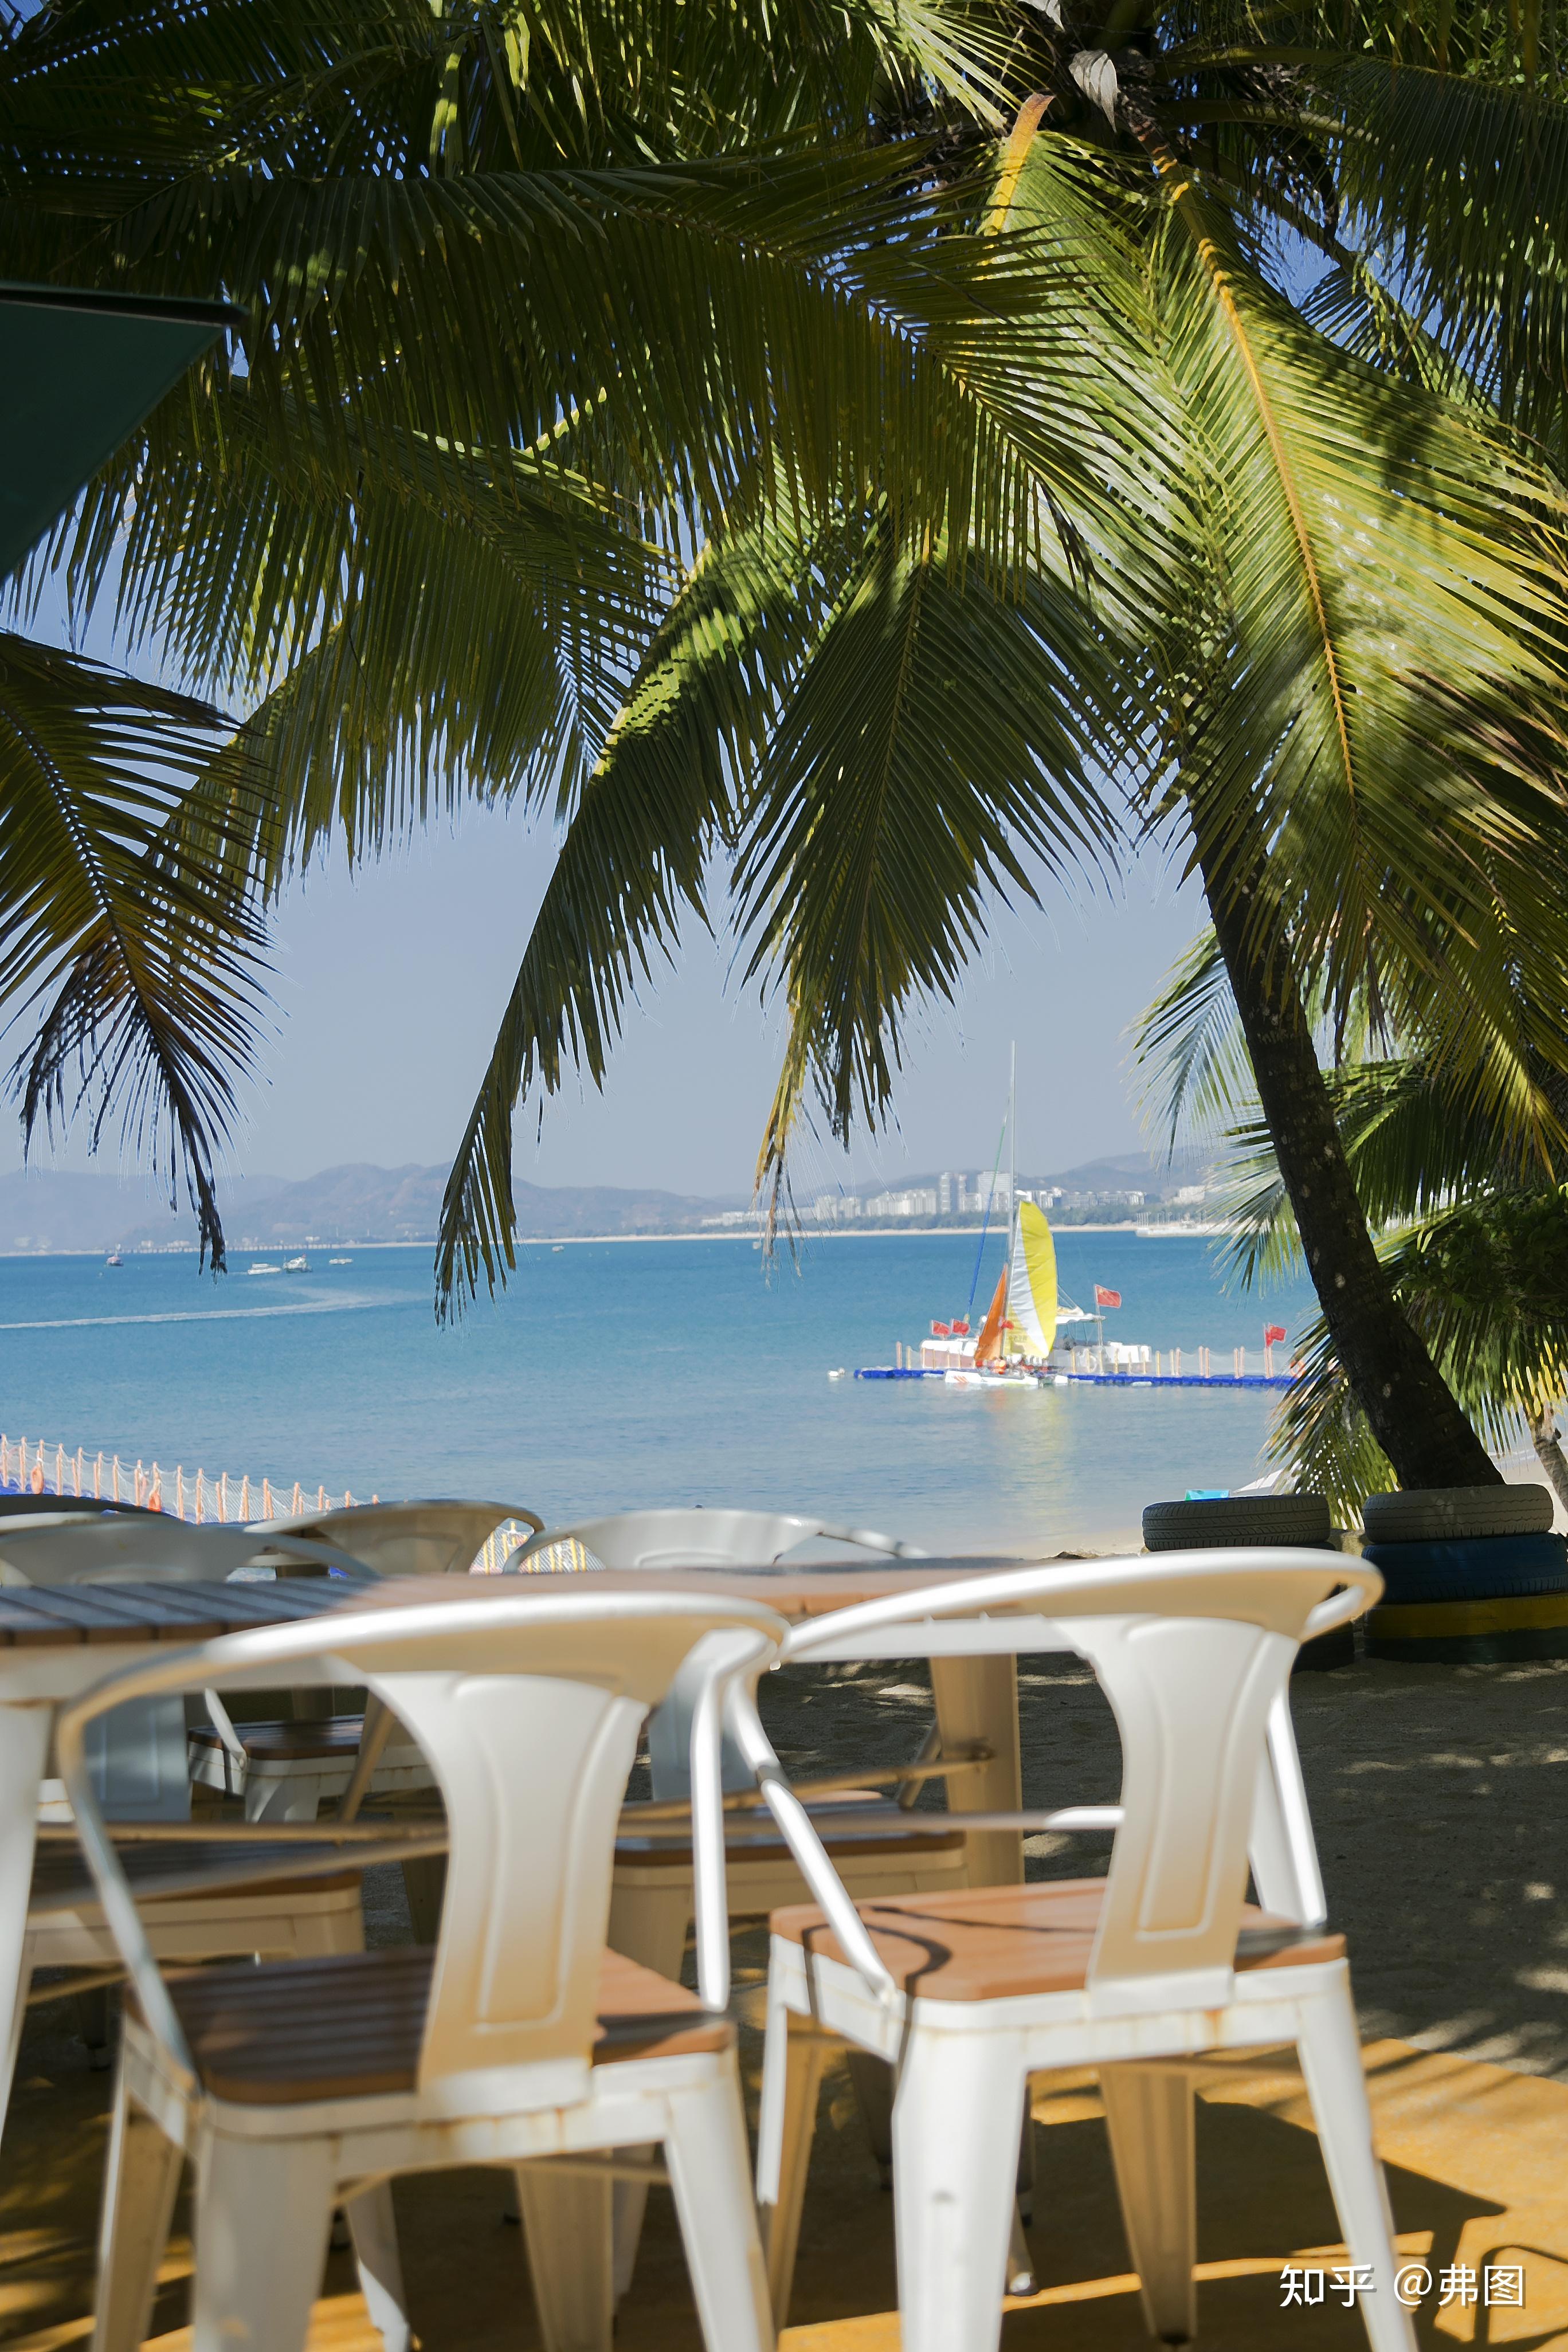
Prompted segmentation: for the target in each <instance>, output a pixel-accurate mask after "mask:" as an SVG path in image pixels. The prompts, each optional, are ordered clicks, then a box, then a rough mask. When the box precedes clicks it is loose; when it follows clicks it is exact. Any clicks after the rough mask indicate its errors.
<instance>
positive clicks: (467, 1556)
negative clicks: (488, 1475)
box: [255, 1496, 544, 1576]
mask: <svg viewBox="0 0 1568 2352" xmlns="http://www.w3.org/2000/svg"><path fill="white" fill-rule="evenodd" d="M512 1519H515V1520H518V1521H521V1524H522V1525H523V1526H525V1527H528V1528H532V1530H533V1532H534V1533H535V1535H537V1534H539V1533H540V1532H541V1530H542V1528H543V1526H544V1522H543V1520H542V1518H540V1517H539V1516H538V1514H537V1513H536V1512H533V1511H526V1510H524V1509H522V1508H521V1506H520V1505H518V1504H516V1503H475V1502H468V1501H466V1500H457V1499H454V1498H452V1497H449V1496H438V1497H432V1498H429V1499H424V1500H417V1501H414V1502H406V1503H353V1504H351V1505H350V1506H349V1507H348V1508H347V1509H346V1510H342V1511H301V1512H300V1513H298V1514H297V1515H295V1516H294V1517H289V1518H280V1519H258V1521H257V1522H256V1523H255V1524H256V1532H257V1533H258V1535H285V1536H305V1537H309V1538H313V1539H314V1540H316V1541H317V1542H321V1543H331V1544H341V1545H342V1549H344V1551H347V1552H352V1553H353V1556H354V1558H355V1559H362V1560H363V1562H364V1564H365V1566H366V1567H367V1568H370V1569H374V1571H375V1573H376V1575H377V1576H453V1575H459V1574H461V1573H462V1572H463V1570H467V1569H469V1568H471V1567H472V1566H473V1564H474V1561H475V1560H476V1559H478V1557H479V1553H480V1551H481V1550H482V1549H483V1548H484V1546H485V1545H486V1544H487V1543H488V1542H489V1538H490V1537H491V1536H493V1535H494V1533H495V1531H496V1529H497V1528H500V1527H504V1526H505V1525H506V1524H507V1522H508V1521H509V1520H512Z"/></svg>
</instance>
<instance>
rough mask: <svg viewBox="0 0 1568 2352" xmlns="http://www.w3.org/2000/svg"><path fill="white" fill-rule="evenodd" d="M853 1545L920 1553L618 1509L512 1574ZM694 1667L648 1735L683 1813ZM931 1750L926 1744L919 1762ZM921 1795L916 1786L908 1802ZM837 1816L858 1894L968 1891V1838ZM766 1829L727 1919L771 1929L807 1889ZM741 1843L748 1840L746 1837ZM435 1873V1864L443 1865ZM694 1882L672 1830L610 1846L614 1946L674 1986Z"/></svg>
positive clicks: (557, 1540) (786, 1524)
mask: <svg viewBox="0 0 1568 2352" xmlns="http://www.w3.org/2000/svg"><path fill="white" fill-rule="evenodd" d="M811 1541H824V1542H833V1543H845V1544H850V1545H853V1546H855V1547H856V1548H857V1549H859V1550H862V1551H872V1552H878V1553H880V1554H882V1555H883V1556H884V1557H889V1558H892V1559H925V1557H926V1554H925V1553H924V1552H922V1551H921V1550H919V1549H917V1548H916V1547H915V1546H914V1545H913V1544H907V1543H903V1542H901V1541H900V1539H899V1538H897V1537H895V1536H887V1535H880V1534H879V1533H877V1532H876V1531H875V1530H874V1529H872V1528H852V1527H847V1526H844V1525H842V1524H840V1523H838V1522H837V1521H833V1520H828V1519H819V1518H808V1517H804V1516H802V1515H800V1514H798V1513H794V1512H786V1511H749V1510H731V1509H721V1510H706V1509H684V1510H680V1509H676V1510H648V1511H621V1512H616V1513H614V1514H611V1515H609V1516H607V1517H603V1518H597V1519H584V1520H580V1521H578V1522H576V1523H575V1524H574V1525H573V1526H571V1527H566V1528H549V1529H547V1530H545V1531H543V1532H542V1533H541V1534H540V1535H538V1536H536V1537H535V1538H534V1539H533V1540H532V1542H531V1543H529V1544H526V1545H524V1546H523V1547H522V1548H521V1550H520V1551H519V1552H518V1553H517V1554H516V1555H515V1559H514V1561H513V1565H514V1566H517V1567H519V1568H521V1569H522V1570H534V1571H537V1570H541V1569H543V1568H546V1567H550V1568H562V1569H570V1568H579V1569H592V1568H607V1569H633V1570H637V1569H648V1570H656V1569H663V1568H746V1567H758V1566H763V1565H771V1564H772V1563H773V1562H774V1561H776V1560H777V1559H781V1558H782V1557H783V1555H784V1553H785V1552H788V1551H793V1550H794V1549H795V1547H796V1546H797V1545H799V1544H803V1543H806V1542H811ZM700 1675H701V1664H700V1660H698V1659H695V1658H694V1659H693V1660H692V1662H691V1664H689V1666H687V1667H685V1668H683V1669H682V1671H681V1673H680V1674H679V1675H677V1676H676V1678H675V1681H674V1683H673V1685H671V1689H670V1694H669V1696H668V1699H667V1700H666V1701H665V1704H664V1705H663V1706H661V1707H660V1708H658V1710H657V1712H656V1713H655V1715H654V1717H653V1719H652V1721H651V1722H650V1724H649V1726H648V1754H649V1761H650V1766H651V1772H650V1778H651V1780H652V1786H653V1794H654V1798H655V1801H656V1802H657V1801H675V1802H679V1801H680V1800H682V1799H684V1798H686V1797H687V1796H688V1795H689V1790H690V1776H689V1767H688V1761H687V1759H688V1756H689V1747H690V1728H691V1708H692V1704H693V1696H694V1693H695V1691H696V1689H697V1688H698V1687H699V1686H700ZM934 1753H935V1742H934V1739H928V1742H927V1745H926V1748H925V1749H924V1750H922V1759H926V1758H928V1757H930V1756H932V1755H934ZM723 1775H724V1786H725V1788H726V1790H729V1791H730V1792H731V1793H732V1794H740V1793H742V1792H744V1791H747V1790H753V1789H754V1788H755V1785H756V1784H755V1781H754V1780H753V1778H752V1772H751V1770H750V1768H749V1767H748V1765H747V1764H746V1761H745V1759H744V1757H743V1756H742V1754H741V1752H740V1750H739V1749H738V1748H735V1747H734V1745H733V1744H732V1742H731V1741H730V1740H729V1739H728V1738H726V1740H725V1743H724V1760H723ZM914 1793H915V1786H914V1785H912V1784H911V1786H910V1795H911V1796H912V1795H913V1794H914ZM831 1811H832V1813H833V1814H834V1816H835V1817H836V1819H835V1820H834V1821H833V1822H831V1823H830V1824H829V1823H822V1824H819V1825H820V1826H823V1827H824V1829H825V1833H826V1835H827V1836H828V1837H829V1839H830V1842H831V1843H832V1845H833V1850H834V1853H835V1855H836V1857H837V1863H838V1866H839V1868H840V1870H841V1871H842V1872H843V1873H844V1875H845V1878H846V1881H847V1884H848V1885H850V1886H852V1887H853V1888H854V1890H855V1893H856V1894H857V1895H865V1896H868V1897H869V1896H874V1895H893V1894H913V1893H917V1892H921V1891H924V1892H931V1893H935V1892H939V1891H941V1890H942V1889H943V1888H946V1889H949V1890H951V1889H953V1888H956V1887H960V1886H963V1885H965V1883H966V1880H967V1866H968V1845H967V1842H966V1839H965V1837H964V1833H963V1831H962V1830H961V1829H955V1828H952V1826H950V1825H949V1824H947V1823H945V1822H934V1821H931V1819H930V1817H926V1819H925V1820H923V1821H922V1822H921V1824H920V1825H919V1826H917V1824H916V1822H915V1821H914V1820H913V1819H912V1818H911V1817H910V1816H909V1815H908V1814H907V1813H905V1812H903V1811H900V1809H899V1808H897V1807H892V1806H889V1804H887V1803H886V1802H885V1801H883V1800H881V1799H880V1798H878V1797H876V1796H874V1795H872V1796H868V1795H867V1794H866V1793H864V1792H860V1793H859V1794H858V1795H857V1794H856V1793H855V1792H845V1794H844V1795H843V1796H842V1797H841V1798H840V1799H839V1800H838V1801H837V1802H836V1803H835V1804H834V1806H833V1807H832V1809H831ZM761 1827H762V1824H761V1823H760V1822H758V1821H757V1819H756V1817H755V1816H752V1819H751V1820H750V1822H744V1821H739V1820H737V1821H734V1822H731V1840H730V1849H729V1879H728V1883H729V1897H730V1917H731V1921H745V1920H749V1919H760V1918H765V1917H766V1916H767V1915H768V1913H769V1912H770V1911H772V1910H773V1909H774V1908H775V1907H776V1906H778V1905H779V1904H782V1903H791V1902H798V1901H799V1900H800V1899H801V1897H802V1896H803V1895H804V1894H805V1892H806V1890H805V1885H804V1884H803V1882H802V1880H801V1877H800V1874H799V1871H798V1870H797V1868H796V1866H795V1860H794V1857H793V1855H792V1854H791V1853H790V1850H789V1848H788V1846H787V1845H786V1844H785V1843H784V1840H783V1839H782V1838H780V1837H777V1836H766V1835H763V1836H760V1837H759V1836H757V1835H756V1834H755V1832H757V1831H758V1830H759V1829H760V1828H761ZM742 1838H743V1840H744V1842H743V1843H742ZM436 1867H437V1872H438V1869H439V1865H438V1864H437V1866H436ZM695 1887H696V1871H695V1863H694V1857H693V1853H692V1849H691V1844H690V1842H689V1838H688V1837H684V1836H682V1835H681V1834H680V1833H679V1827H678V1826H677V1827H675V1828H674V1829H673V1830H672V1827H671V1825H670V1824H669V1823H668V1822H666V1823H665V1824H664V1825H663V1827H662V1830H660V1829H658V1828H656V1827H655V1826H654V1824H653V1823H652V1822H650V1823H649V1824H648V1826H647V1828H646V1829H643V1828H641V1827H637V1828H632V1827H630V1826H628V1827H627V1828H626V1830H625V1832H623V1835H622V1836H621V1838H620V1839H619V1840H618V1842H617V1843H616V1874H615V1891H614V1894H613V1895H612V1897H611V1903H610V1927H609V1940H610V1943H611V1946H612V1947H613V1948H614V1949H615V1950H616V1951H617V1952H625V1953H626V1955H627V1957H628V1958H632V1959H636V1960H639V1961H641V1962H642V1964H643V1965H644V1967H646V1968H651V1969H658V1971H659V1972H660V1974H661V1975H665V1976H671V1977H674V1976H679V1973H680V1965H681V1958H682V1955H683V1954H684V1952H685V1949H686V1938H687V1934H688V1931H689V1928H690V1926H691V1921H692V1918H693V1916H695V1907H696V1892H695ZM857 2089H858V2093H859V2095H860V2096H861V2098H862V2101H863V2103H865V2104H866V2106H867V2117H868V2129H869V2131H870V2132H871V2135H872V2137H873V2140H875V2139H876V2138H877V2137H879V2135H878V2130H877V2123H876V2116H877V2112H878V2098H877V2094H876V2090H875V2088H874V2087H873V2086H872V2085H871V2084H869V2082H868V2081H867V2080H864V2079H858V2083H857ZM615 2202H616V2217H615V2241H616V2258H615V2262H616V2292H617V2294H625V2293H626V2291H627V2289H628V2288H629V2286H630V2284H631V2279H632V2273H633V2270H634V2268H635V2266H636V2262H637V2243H638V2240H639V2237H640V2234H641V2230H642V2220H643V2211H644V2208H645V2206H646V2204H647V2188H646V2186H645V2185H644V2184H642V2183H640V2182H637V2181H631V2180H627V2181H624V2182H622V2183H621V2184H620V2186H619V2187H618V2188H617V2189H616V2200H615Z"/></svg>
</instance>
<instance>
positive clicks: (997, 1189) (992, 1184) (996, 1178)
mask: <svg viewBox="0 0 1568 2352" xmlns="http://www.w3.org/2000/svg"><path fill="white" fill-rule="evenodd" d="M1012 1205H1013V1180H1012V1178H1011V1177H1010V1176H1007V1175H1005V1174H1003V1173H1001V1172H1000V1171H998V1173H997V1174H995V1175H992V1173H991V1172H990V1171H989V1169H988V1170H987V1171H986V1172H985V1174H984V1176H977V1177H976V1178H975V1180H974V1190H973V1192H972V1193H971V1194H970V1195H969V1197H968V1199H967V1200H966V1201H965V1202H964V1206H965V1208H968V1209H973V1210H976V1211H977V1212H979V1213H981V1214H982V1215H984V1212H985V1211H986V1209H987V1208H989V1209H990V1210H992V1211H993V1213H994V1212H995V1211H996V1210H998V1209H1010V1208H1011V1207H1012Z"/></svg>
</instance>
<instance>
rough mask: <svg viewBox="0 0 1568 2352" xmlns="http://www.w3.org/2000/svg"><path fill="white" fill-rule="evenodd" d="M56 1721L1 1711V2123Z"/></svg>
mask: <svg viewBox="0 0 1568 2352" xmlns="http://www.w3.org/2000/svg"><path fill="white" fill-rule="evenodd" d="M50 1720H51V1716H50V1710H49V1709H48V1708H47V1706H0V2067H3V2068H4V2070H5V2071H4V2074H0V2121H3V2119H4V2116H5V2108H6V2105H8V2104H9V2101H10V2097H11V2076H12V2074H13V2073H14V2072H15V2069H16V2045H17V2042H19V2041H20V2039H21V2029H22V2019H23V2016H24V2014H25V2004H26V1990H27V1989H26V1985H25V1984H23V1982H22V1948H23V1945H24V1944H25V1943H26V1936H27V1898H28V1895H29V1894H30V1893H31V1890H32V1884H33V1848H34V1845H35V1843H37V1825H38V1784H39V1782H40V1781H41V1780H42V1779H43V1777H44V1767H45V1764H46V1763H47V1760H48V1745H49V1724H50Z"/></svg>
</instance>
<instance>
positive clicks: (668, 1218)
mask: <svg viewBox="0 0 1568 2352" xmlns="http://www.w3.org/2000/svg"><path fill="white" fill-rule="evenodd" d="M1190 1160H1191V1155H1186V1156H1184V1158H1183V1159H1181V1160H1178V1162H1177V1163H1176V1165H1175V1166H1174V1167H1172V1168H1167V1167H1166V1166H1165V1164H1164V1162H1163V1160H1153V1159H1152V1158H1151V1157H1150V1156H1149V1155H1148V1154H1147V1153H1144V1152H1128V1153H1124V1154H1122V1155H1121V1156H1120V1157H1117V1158H1113V1159H1107V1160H1089V1161H1087V1162H1085V1164H1084V1165H1083V1166H1081V1167H1079V1168H1069V1169H1067V1170H1064V1171H1062V1172H1061V1173H1060V1174H1059V1175H1056V1176H1049V1177H1037V1178H1034V1179H1032V1180H1030V1179H1026V1178H1025V1177H1024V1176H1023V1173H1022V1171H1020V1178H1019V1180H1020V1181H1021V1182H1024V1181H1032V1182H1034V1183H1035V1184H1037V1185H1040V1184H1059V1185H1061V1186H1062V1188H1063V1190H1064V1191H1066V1192H1077V1193H1090V1194H1093V1193H1103V1194H1105V1195H1106V1196H1107V1197H1108V1198H1113V1197H1114V1196H1115V1195H1116V1194H1118V1193H1124V1192H1126V1191H1127V1190H1128V1189H1129V1188H1140V1189H1145V1190H1147V1191H1148V1192H1149V1193H1150V1194H1151V1196H1152V1197H1156V1196H1157V1195H1158V1194H1159V1193H1160V1192H1164V1191H1168V1190H1172V1189H1173V1188H1174V1186H1175V1185H1176V1184H1177V1183H1186V1182H1191V1181H1194V1177H1193V1169H1192V1166H1191V1165H1190V1164H1189V1161H1190ZM446 1181H447V1171H446V1170H445V1169H444V1168H438V1167H437V1168H420V1167H416V1166H409V1167H406V1168H374V1167H372V1166H370V1165H369V1164H368V1163H367V1162H364V1161H351V1162H349V1163H348V1164H346V1165H345V1166H343V1167H341V1168H324V1169H322V1170H321V1173H320V1174H319V1175H315V1176H306V1177H301V1178H299V1179H295V1180H290V1179H289V1178H287V1177H282V1176H247V1177H238V1178H236V1179H235V1180H234V1181H232V1182H229V1183H226V1184H225V1185H224V1186H223V1187H222V1189H221V1192H220V1199H221V1202H222V1205H223V1217H224V1229H225V1232H226V1234H227V1236H228V1241H229V1245H230V1247H231V1248H233V1249H239V1250H244V1249H259V1250H277V1249H280V1248H282V1247H284V1246H285V1245H286V1244H287V1245H290V1246H292V1247H294V1248H310V1247H314V1246H321V1247H323V1248H325V1247H328V1246H337V1245H338V1244H344V1245H347V1244H353V1243H369V1242H433V1241H434V1240H435V1238H436V1232H437V1223H438V1221H439V1217H440V1212H441V1195H442V1192H443V1191H444V1189H445V1186H446ZM886 1181H889V1180H886V1179H883V1180H879V1181H877V1182H874V1183H873V1182H865V1183H862V1184H860V1185H859V1186H858V1187H857V1189H858V1191H859V1192H862V1193H869V1192H878V1191H879V1190H881V1189H882V1185H883V1183H884V1182H886ZM896 1181H898V1182H899V1183H900V1185H903V1184H910V1185H921V1184H934V1183H935V1181H936V1178H935V1177H934V1175H933V1176H930V1177H921V1176H911V1177H900V1178H899V1179H897V1180H896ZM515 1192H516V1199H517V1208H518V1222H519V1231H520V1233H521V1234H522V1236H523V1237H524V1238H525V1239H531V1240H539V1241H553V1240H566V1239H569V1238H570V1237H572V1236H573V1235H577V1234H671V1233H693V1232H698V1231H700V1229H701V1227H702V1226H703V1224H704V1223H705V1222H709V1223H710V1222H712V1221H714V1220H717V1219H718V1218H720V1217H722V1216H723V1215H725V1214H726V1213H733V1212H735V1211H736V1210H743V1209H745V1208H746V1207H747V1206H748V1202H747V1200H746V1198H745V1196H744V1195H743V1194H741V1193H731V1194H729V1195H727V1196H720V1197H718V1198H713V1197H710V1196H705V1195H702V1194H700V1193H693V1192H660V1191H658V1189H656V1188H655V1187H654V1186H652V1185H647V1186H626V1185H613V1184H581V1185H578V1184H527V1183H521V1182H520V1183H518V1184H517V1185H516V1187H515ZM194 1246H195V1220H194V1218H193V1217H192V1216H191V1214H190V1213H189V1211H188V1210H183V1211H181V1212H179V1213H175V1212H173V1211H171V1210H170V1208H169V1206H168V1204H167V1202H165V1201H161V1200H160V1199H159V1198H158V1196H157V1194H156V1193H155V1192H153V1190H152V1189H151V1187H150V1186H148V1185H146V1184H144V1183H143V1182H142V1181H139V1180H134V1179H132V1180H130V1181H123V1180H121V1178H120V1177H118V1176H110V1175H98V1174H78V1173H77V1172H75V1171H71V1170H66V1169H51V1168H40V1169H31V1170H24V1169H18V1170H16V1171H13V1172H12V1173H11V1174H9V1175H0V1255H12V1254H16V1253H18V1252H21V1253H26V1254H33V1253H37V1254H39V1255H48V1254H49V1253H51V1252H56V1251H72V1250H86V1251H92V1250H106V1251H107V1250H111V1249H118V1250H134V1249H167V1248H181V1247H184V1248H194Z"/></svg>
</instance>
